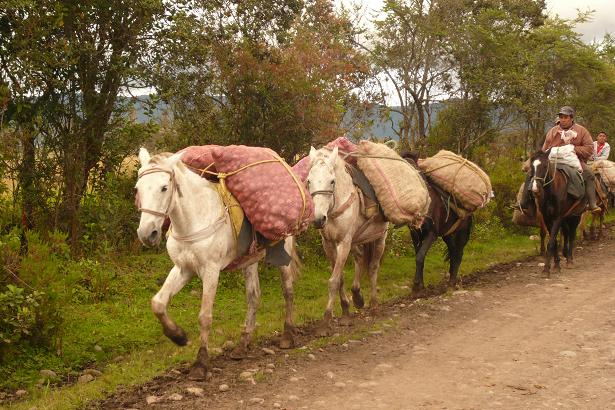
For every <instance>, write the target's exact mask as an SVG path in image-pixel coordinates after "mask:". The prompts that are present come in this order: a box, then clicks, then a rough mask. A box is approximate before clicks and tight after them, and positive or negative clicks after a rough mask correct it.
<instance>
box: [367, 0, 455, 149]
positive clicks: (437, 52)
mask: <svg viewBox="0 0 615 410" xmlns="http://www.w3.org/2000/svg"><path fill="white" fill-rule="evenodd" d="M449 3H451V2H450V1H447V0H430V1H425V0H388V1H386V2H385V4H384V6H383V9H382V11H381V14H383V15H384V18H382V19H380V20H376V21H374V25H375V27H376V32H375V35H374V36H372V37H371V38H368V43H371V44H372V46H366V45H363V48H365V49H367V50H369V51H370V55H371V56H372V61H373V63H374V65H375V70H376V72H377V73H378V74H377V81H379V82H380V83H383V82H384V84H381V87H382V89H383V93H386V89H387V88H388V87H387V86H388V85H389V82H390V84H391V85H392V87H393V89H394V92H393V97H394V98H395V100H396V102H398V103H399V107H394V108H391V110H392V111H396V112H398V113H399V114H400V115H401V116H402V118H403V120H402V121H401V122H400V123H399V124H393V126H394V129H395V132H396V133H397V134H398V137H399V140H400V142H401V144H402V146H405V147H413V148H414V147H416V146H417V144H421V143H422V141H423V140H424V139H425V137H426V135H427V129H428V127H429V115H430V104H431V103H432V102H433V101H434V100H435V99H436V98H437V97H438V96H441V95H442V93H443V92H446V90H448V89H449V87H450V81H451V76H450V75H451V69H452V65H451V60H450V58H449V57H450V54H449V53H447V52H446V48H445V46H446V37H447V33H449V32H450V31H451V30H454V26H455V17H454V13H450V11H449V10H448V6H449ZM413 125H414V127H413Z"/></svg>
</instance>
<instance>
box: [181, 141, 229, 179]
mask: <svg viewBox="0 0 615 410" xmlns="http://www.w3.org/2000/svg"><path fill="white" fill-rule="evenodd" d="M219 147H220V146H219V145H193V146H190V147H187V148H184V149H182V150H181V151H179V152H180V153H181V154H182V157H181V159H182V162H183V163H184V165H186V166H187V167H188V169H189V170H191V171H192V172H195V173H197V174H199V175H201V176H202V177H204V178H207V179H209V180H212V181H217V180H218V176H217V175H216V174H217V172H218V170H217V169H216V164H214V159H213V157H212V156H211V153H212V151H213V150H214V148H219Z"/></svg>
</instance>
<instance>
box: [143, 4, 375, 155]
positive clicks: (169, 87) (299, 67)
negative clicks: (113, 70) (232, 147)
mask: <svg viewBox="0 0 615 410" xmlns="http://www.w3.org/2000/svg"><path fill="white" fill-rule="evenodd" d="M256 3H258V7H259V8H260V9H261V10H262V11H261V14H262V13H265V14H267V16H269V20H267V22H268V23H267V25H266V27H261V26H260V24H263V23H262V21H261V20H258V19H255V18H253V13H256V8H254V7H256ZM251 4H252V6H253V7H251V8H248V9H246V8H245V7H243V6H242V7H238V6H236V5H235V3H234V2H221V3H219V4H218V5H217V6H216V7H210V8H208V9H205V8H202V9H201V12H199V13H185V12H184V13H178V15H177V16H176V18H175V24H174V26H173V27H172V28H171V29H169V31H168V35H167V36H166V37H167V40H166V41H165V42H164V44H163V47H161V50H160V53H159V55H158V56H156V59H157V60H158V61H159V64H157V65H156V71H155V73H154V74H155V78H156V79H157V80H156V83H157V84H158V86H159V91H160V95H161V97H162V98H163V99H165V100H167V101H168V102H169V103H170V105H171V107H172V112H173V119H174V123H175V125H176V130H175V131H174V135H173V139H174V141H172V144H169V145H167V147H170V148H172V149H175V148H178V147H179V146H181V145H184V146H185V145H191V144H203V143H217V144H248V145H258V146H266V147H270V148H272V149H274V150H276V151H277V152H278V153H280V154H281V155H282V156H283V157H284V158H286V159H287V160H289V161H292V160H294V157H295V156H296V155H297V154H299V153H302V152H306V151H307V149H308V148H309V145H310V144H313V143H322V142H324V141H326V140H329V139H331V138H333V137H336V136H339V135H341V132H342V129H341V128H340V126H339V123H340V120H341V118H342V116H343V113H344V111H345V109H346V106H347V105H348V104H349V103H350V102H351V101H353V99H352V97H351V95H350V94H351V90H353V89H355V88H356V87H358V86H359V85H360V84H361V83H362V81H364V79H365V78H366V74H365V72H366V71H367V68H368V67H367V64H366V62H365V60H364V59H363V57H362V56H361V54H360V53H358V52H357V51H356V50H355V49H354V47H353V45H352V44H351V42H350V35H351V33H352V25H351V24H350V22H349V20H348V18H347V17H346V16H344V15H338V14H336V13H335V11H334V8H333V5H332V3H331V2H330V1H324V0H311V1H306V2H300V3H298V2H296V1H286V2H285V1H282V0H278V1H260V2H252V3H251ZM298 5H299V6H300V7H298ZM277 8H282V9H285V10H288V13H282V14H277V13H274V14H272V15H269V12H268V10H273V9H277ZM247 11H249V13H248V14H245V13H246V12H247ZM289 13H290V16H289ZM257 14H258V13H257ZM213 16H217V17H218V18H217V19H214V18H213ZM290 17H292V18H290ZM201 19H203V20H201ZM212 21H215V23H212ZM259 22H260V23H259ZM255 25H256V26H255ZM167 143H168V141H167Z"/></svg>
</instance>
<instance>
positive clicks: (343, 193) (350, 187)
mask: <svg viewBox="0 0 615 410" xmlns="http://www.w3.org/2000/svg"><path fill="white" fill-rule="evenodd" d="M354 189H355V187H354V183H353V182H352V177H351V176H350V174H349V173H348V171H346V161H344V160H343V159H341V158H338V161H337V162H336V165H335V201H336V202H337V203H338V204H339V205H341V204H342V202H343V201H345V200H346V199H348V197H349V196H350V195H351V194H352V192H353V191H354Z"/></svg>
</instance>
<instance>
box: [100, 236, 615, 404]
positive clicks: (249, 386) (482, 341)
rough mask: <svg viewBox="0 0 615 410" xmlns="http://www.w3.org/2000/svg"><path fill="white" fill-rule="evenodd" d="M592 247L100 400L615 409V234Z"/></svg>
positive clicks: (473, 279)
mask: <svg viewBox="0 0 615 410" xmlns="http://www.w3.org/2000/svg"><path fill="white" fill-rule="evenodd" d="M581 247H582V249H577V250H576V264H575V265H574V266H573V267H564V268H563V269H562V273H560V274H554V275H552V277H551V279H546V278H545V277H544V275H543V274H542V272H541V270H542V268H541V267H539V263H540V262H542V259H539V258H528V259H526V260H524V261H520V262H515V263H508V264H501V265H497V266H495V267H493V268H491V269H489V270H486V271H482V272H479V273H476V274H474V275H472V276H470V277H464V287H463V289H462V290H458V291H455V292H452V293H451V292H448V293H443V292H444V291H445V289H444V288H438V289H431V290H430V293H431V294H432V296H431V297H429V298H421V299H413V298H410V297H408V298H403V299H398V300H395V301H391V302H389V303H387V304H385V305H383V306H381V307H380V308H379V309H378V310H377V311H375V312H370V311H364V312H361V313H359V314H357V315H356V316H355V317H354V323H353V325H352V326H351V327H342V326H339V325H337V324H336V325H335V328H334V331H335V332H336V333H337V335H336V336H335V337H333V338H332V339H331V340H329V341H328V344H321V343H319V341H318V340H317V339H316V338H315V337H314V336H313V330H314V325H311V326H306V327H304V328H303V329H301V333H302V334H301V335H300V338H299V342H300V344H301V345H302V346H306V347H305V348H303V349H298V350H295V351H292V352H285V351H281V350H279V349H277V348H276V347H275V340H273V339H272V340H268V341H266V342H265V343H264V344H262V345H260V346H257V347H254V348H253V349H252V351H251V356H250V357H249V358H248V359H245V360H242V361H233V360H231V359H229V358H228V357H227V356H225V355H221V356H219V357H217V358H215V359H214V360H213V363H212V365H213V367H214V368H215V369H214V372H213V373H212V376H211V379H210V380H208V381H207V382H206V383H195V382H191V381H189V380H187V379H186V373H187V367H181V368H176V369H172V370H169V371H168V372H166V373H165V374H163V375H161V376H159V377H157V378H156V379H154V380H152V381H150V382H148V383H146V384H144V385H141V386H139V387H138V388H133V389H130V390H122V391H119V392H117V393H116V394H114V395H113V396H111V397H109V398H107V399H106V400H105V401H102V402H98V403H95V404H93V405H91V406H90V408H102V409H145V408H148V409H150V408H151V409H193V408H199V409H227V408H228V409H233V408H247V407H250V408H287V409H299V408H308V409H311V408H316V409H320V408H322V409H327V408H333V407H335V408H339V409H355V408H356V409H362V408H366V409H367V408H369V409H372V408H383V409H414V408H449V409H450V408H454V409H457V408H459V409H468V408H494V407H501V408H514V409H516V408H538V407H545V408H576V409H578V408H615V389H614V388H613V386H615V319H613V317H614V313H615V290H614V289H613V285H615V252H614V251H615V241H614V240H612V239H607V240H603V241H602V242H601V243H600V244H598V243H587V242H586V243H585V244H581ZM321 345H323V346H322V347H319V346H321ZM263 347H267V348H270V349H272V350H274V351H275V354H274V355H271V354H268V353H265V352H264V351H263V350H262V348H263ZM248 372H249V373H248ZM242 373H243V377H242ZM250 373H251V374H250ZM221 385H226V386H227V387H228V390H227V391H220V386H221ZM192 387H196V388H198V389H202V390H192V392H190V391H189V388H192ZM148 398H149V399H150V401H153V400H156V402H154V403H151V404H148V403H147V399H148ZM174 399H175V400H174Z"/></svg>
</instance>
